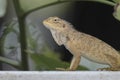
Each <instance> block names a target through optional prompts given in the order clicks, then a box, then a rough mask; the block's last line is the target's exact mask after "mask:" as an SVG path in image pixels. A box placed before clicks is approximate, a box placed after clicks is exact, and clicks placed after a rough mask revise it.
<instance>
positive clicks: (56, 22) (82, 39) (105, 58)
mask: <svg viewBox="0 0 120 80" xmlns="http://www.w3.org/2000/svg"><path fill="white" fill-rule="evenodd" d="M43 24H44V25H45V27H47V28H48V29H49V30H50V31H51V33H52V36H53V38H54V40H55V41H56V43H57V44H58V45H64V46H65V47H66V49H68V50H69V51H70V52H71V53H72V55H73V59H72V61H71V65H70V68H69V69H68V70H76V68H77V67H78V65H79V62H80V58H81V56H83V57H85V58H87V59H89V60H92V61H94V62H97V63H101V64H107V65H109V66H110V67H109V68H101V69H99V70H112V71H118V70H120V55H119V53H118V52H117V51H116V50H115V49H114V48H112V47H111V46H110V45H108V44H107V43H105V42H104V41H102V40H100V39H98V38H96V37H93V36H91V35H88V34H85V33H82V32H79V31H77V30H75V29H74V28H73V26H72V25H71V24H70V23H69V22H67V21H65V20H63V19H60V18H58V17H50V18H48V19H45V20H44V21H43Z"/></svg>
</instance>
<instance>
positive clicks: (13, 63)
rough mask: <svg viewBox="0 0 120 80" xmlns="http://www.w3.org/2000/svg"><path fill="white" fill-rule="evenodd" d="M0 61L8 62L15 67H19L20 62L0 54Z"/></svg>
mask: <svg viewBox="0 0 120 80" xmlns="http://www.w3.org/2000/svg"><path fill="white" fill-rule="evenodd" d="M0 62H4V63H7V64H10V65H12V66H14V67H15V68H17V69H21V66H20V63H19V62H18V61H15V60H11V59H8V58H5V57H1V56H0Z"/></svg>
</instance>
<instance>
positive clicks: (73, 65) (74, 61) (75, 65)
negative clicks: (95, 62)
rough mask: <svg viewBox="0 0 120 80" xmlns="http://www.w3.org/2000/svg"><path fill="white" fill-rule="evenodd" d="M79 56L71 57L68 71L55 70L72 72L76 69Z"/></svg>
mask: <svg viewBox="0 0 120 80" xmlns="http://www.w3.org/2000/svg"><path fill="white" fill-rule="evenodd" d="M80 59H81V56H73V59H72V61H71V64H70V67H69V68H68V69H64V68H57V70H63V71H74V70H76V69H77V67H78V65H79V63H80Z"/></svg>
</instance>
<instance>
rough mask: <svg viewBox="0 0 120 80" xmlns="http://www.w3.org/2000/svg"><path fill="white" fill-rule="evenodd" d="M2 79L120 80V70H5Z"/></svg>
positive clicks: (1, 75)
mask: <svg viewBox="0 0 120 80" xmlns="http://www.w3.org/2000/svg"><path fill="white" fill-rule="evenodd" d="M0 80H120V72H119V71H118V72H112V71H111V72H101V71H64V72H63V71H39V72H38V71H26V72H23V71H19V72H17V71H12V72H10V71H3V72H0Z"/></svg>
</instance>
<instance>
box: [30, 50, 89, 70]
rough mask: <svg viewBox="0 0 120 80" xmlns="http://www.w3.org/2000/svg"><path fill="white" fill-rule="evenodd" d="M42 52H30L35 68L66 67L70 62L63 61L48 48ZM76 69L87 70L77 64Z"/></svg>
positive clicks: (52, 68)
mask: <svg viewBox="0 0 120 80" xmlns="http://www.w3.org/2000/svg"><path fill="white" fill-rule="evenodd" d="M45 50H46V51H45V52H44V53H43V54H30V55H31V58H32V60H33V61H34V63H35V65H36V70H56V68H65V69H66V68H68V67H69V66H70V63H67V62H63V61H61V60H60V59H59V56H58V55H56V54H57V53H55V52H54V51H52V50H50V49H49V48H47V49H45ZM78 70H88V69H87V68H85V67H83V66H79V67H78Z"/></svg>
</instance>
